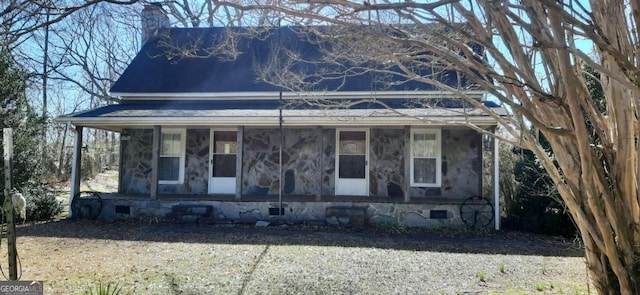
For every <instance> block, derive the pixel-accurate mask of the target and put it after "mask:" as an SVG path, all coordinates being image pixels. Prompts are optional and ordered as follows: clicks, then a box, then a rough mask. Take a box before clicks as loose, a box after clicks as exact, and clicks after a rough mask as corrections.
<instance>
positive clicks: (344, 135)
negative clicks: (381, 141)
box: [340, 131, 367, 155]
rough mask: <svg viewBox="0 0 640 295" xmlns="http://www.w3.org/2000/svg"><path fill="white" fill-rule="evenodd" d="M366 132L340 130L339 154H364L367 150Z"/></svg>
mask: <svg viewBox="0 0 640 295" xmlns="http://www.w3.org/2000/svg"><path fill="white" fill-rule="evenodd" d="M366 138H367V133H366V132H364V131H341V132H340V154H342V155H364V154H366V150H367V141H366Z"/></svg>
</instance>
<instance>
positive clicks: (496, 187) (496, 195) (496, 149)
mask: <svg viewBox="0 0 640 295" xmlns="http://www.w3.org/2000/svg"><path fill="white" fill-rule="evenodd" d="M493 204H494V214H495V215H494V218H493V220H494V224H495V229H496V230H500V140H498V138H496V137H494V138H493Z"/></svg>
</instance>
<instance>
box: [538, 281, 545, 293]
mask: <svg viewBox="0 0 640 295" xmlns="http://www.w3.org/2000/svg"><path fill="white" fill-rule="evenodd" d="M545 289H546V287H545V285H544V284H543V283H537V284H536V291H538V292H542V291H544V290H545Z"/></svg>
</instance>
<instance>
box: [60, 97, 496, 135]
mask: <svg viewBox="0 0 640 295" xmlns="http://www.w3.org/2000/svg"><path fill="white" fill-rule="evenodd" d="M487 108H488V109H491V110H492V111H494V112H495V113H497V114H498V115H501V116H502V115H507V113H506V110H504V109H503V108H499V107H494V105H489V106H487ZM57 121H59V122H70V123H71V124H74V125H76V126H84V127H91V128H98V129H107V130H114V131H120V130H122V129H123V128H132V127H145V126H154V125H163V126H233V125H238V126H279V124H280V110H279V109H278V105H277V104H263V105H255V104H249V103H245V104H241V105H235V106H224V105H223V106H221V103H220V102H217V103H216V104H206V103H203V102H198V103H193V104H191V103H186V102H180V103H149V102H146V103H137V104H136V103H126V104H118V105H109V106H104V107H100V108H96V109H93V110H89V111H84V112H79V113H73V114H69V115H65V116H61V117H59V118H57ZM468 123H472V124H476V125H482V126H492V125H496V119H495V118H494V117H491V116H490V115H488V114H487V112H486V111H485V110H482V109H479V108H462V107H456V108H439V107H435V108H393V109H385V108H356V109H354V108H351V109H344V108H342V109H323V108H312V109H309V108H305V109H302V108H285V109H283V110H282V125H283V126H287V127H299V126H389V125H390V126H399V125H420V124H425V125H441V126H444V125H463V124H468Z"/></svg>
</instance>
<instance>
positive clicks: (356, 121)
mask: <svg viewBox="0 0 640 295" xmlns="http://www.w3.org/2000/svg"><path fill="white" fill-rule="evenodd" d="M65 121H70V122H71V123H72V124H73V125H76V126H86V127H95V128H99V127H100V126H104V127H108V128H114V127H116V126H121V127H133V126H154V125H158V124H161V125H164V126H229V125H238V126H279V118H278V117H273V116H264V117H253V118H238V117H218V118H215V119H212V118H206V117H192V118H176V119H167V118H164V119H163V120H162V122H159V121H158V118H126V119H123V118H73V119H72V118H69V120H65ZM463 124H474V125H481V126H493V125H496V124H497V123H496V121H495V120H494V119H493V118H491V117H486V116H485V117H458V116H453V117H447V116H445V117H438V118H434V119H433V120H432V121H431V122H421V121H420V120H416V119H411V118H386V119H383V118H341V119H338V118H334V119H331V118H328V119H327V118H324V119H316V120H314V119H309V118H286V117H285V120H284V121H283V126H285V127H305V126H407V125H420V126H447V125H463Z"/></svg>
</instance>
